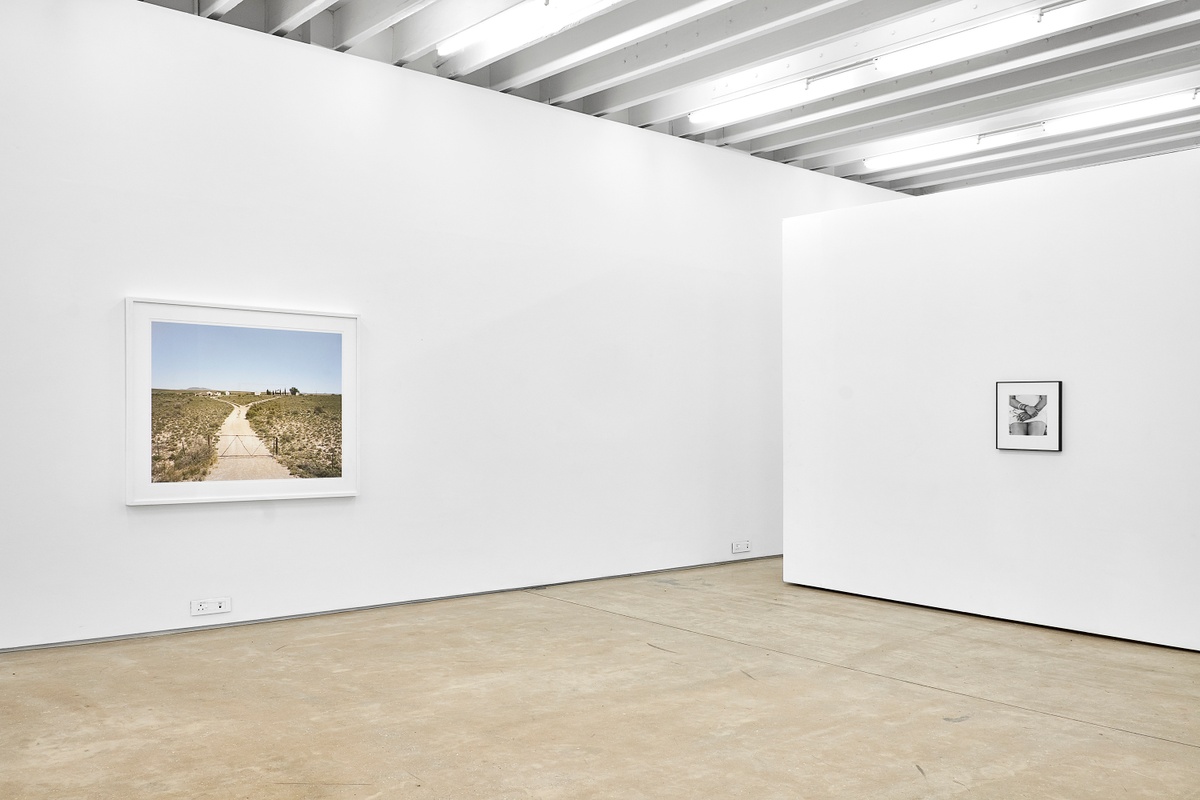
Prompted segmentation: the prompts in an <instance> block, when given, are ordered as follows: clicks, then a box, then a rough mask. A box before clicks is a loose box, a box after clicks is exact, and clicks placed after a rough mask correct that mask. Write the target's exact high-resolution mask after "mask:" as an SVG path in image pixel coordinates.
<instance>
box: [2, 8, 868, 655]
mask: <svg viewBox="0 0 1200 800" xmlns="http://www.w3.org/2000/svg"><path fill="white" fill-rule="evenodd" d="M0 26H2V28H3V29H4V30H6V31H9V32H10V33H12V34H13V35H11V36H9V37H8V41H7V42H6V45H5V47H3V48H0V74H2V75H5V76H7V77H6V79H5V80H3V81H0V109H3V111H2V112H0V113H3V116H4V120H5V122H4V124H3V125H0V176H2V178H0V204H2V207H0V212H2V213H0V234H2V235H0V258H2V263H3V265H4V292H3V294H2V296H0V332H2V339H0V341H2V342H3V344H2V345H0V347H3V376H4V379H3V392H0V410H2V413H3V418H4V419H5V421H6V424H5V433H6V435H5V437H4V443H5V449H6V452H7V455H6V457H5V458H4V459H3V461H2V462H0V463H2V464H3V467H2V468H0V469H2V470H3V472H2V478H3V487H4V511H3V518H2V519H3V524H2V528H3V532H2V533H0V608H2V609H3V611H2V612H0V620H2V621H0V648H2V647H19V646H26V645H35V644H42V643H50V642H62V641H74V640H84V639H91V638H97V637H106V636H114V635H123V634H130V633H138V632H147V631H158V630H170V629H177V628H186V627H190V626H196V625H200V624H214V623H218V624H219V623H226V622H236V621H244V620H253V619H264V618H272V617H279V616H286V615H294V614H304V613H311V612H320V611H326V610H332V609H341V608H352V607H359V606H366V605H373V604H381V603H390V602H399V601H405V600H411V599H420V598H430V597H440V596H448V595H455V594H461V593H468V592H479V591H487V590H494V589H504V588H510V587H519V586H528V585H536V584H542V583H549V582H557V581H567V580H575V579H583V578H591V577H596V576H604V575H612V574H620V573H628V572H637V571H643V570H653V569H659V568H668V567H676V566H682V565H689V564H699V563H709V562H715V561H721V560H727V559H730V558H732V556H731V554H730V542H731V541H732V540H735V539H751V540H752V542H753V550H752V551H751V553H750V554H749V555H750V556H759V555H765V554H771V553H778V552H780V549H781V546H782V543H781V514H782V494H781V492H782V484H781V471H780V464H781V457H782V455H781V444H780V440H779V430H780V426H781V417H782V406H781V401H780V396H781V394H780V393H781V363H782V361H781V329H780V324H781V318H780V311H779V292H780V274H779V262H780V257H781V243H780V239H779V233H778V232H779V225H780V220H781V219H783V218H784V217H788V216H792V215H796V214H804V213H807V212H811V211H818V210H823V209H828V208H835V207H841V206H846V205H853V204H857V203H865V202H873V201H877V200H882V199H888V198H890V197H892V195H890V194H889V193H886V192H882V191H880V190H875V189H871V188H867V187H861V186H856V185H853V184H849V183H845V182H842V181H838V180H836V179H833V178H828V177H825V176H821V175H814V174H809V173H805V172H802V171H800V170H796V169H791V168H785V167H782V166H779V165H775V164H769V163H764V162H761V161H758V160H755V159H750V158H746V157H742V156H739V155H736V154H731V153H726V152H720V151H718V150H716V149H714V148H710V147H705V146H702V145H698V144H694V143H689V142H681V141H678V140H675V139H672V138H670V137H665V136H660V135H656V134H653V133H650V132H646V131H639V130H635V129H631V128H627V127H625V126H622V125H619V124H614V123H610V122H606V121H603V120H596V119H590V118H587V117H584V116H581V115H578V114H574V113H571V112H567V111H562V110H559V109H554V108H549V107H545V106H539V105H537V104H534V103H530V102H527V101H523V100H519V99H516V98H511V97H507V96H503V95H499V94H495V93H490V92H486V91H483V90H480V89H477V88H474V87H470V86H463V85H457V84H453V83H451V82H448V81H443V80H439V79H436V78H432V77H430V76H425V75H419V74H415V73H412V72H406V71H403V70H400V69H396V68H394V67H390V66H387V65H384V64H379V63H375V62H370V61H367V60H363V59H359V58H355V57H351V56H346V55H342V54H337V53H331V52H327V51H323V50H321V49H319V48H316V47H310V46H307V45H303V44H299V43H296V42H290V41H284V40H282V39H274V38H271V37H266V36H263V35H261V34H256V33H253V32H250V31H246V30H242V29H239V28H236V27H233V26H229V25H222V24H218V23H214V22H211V21H207V20H202V19H197V18H195V17H191V16H189V15H186V14H181V13H178V12H173V11H168V10H165V9H161V8H158V7H154V6H150V5H146V4H143V3H138V2H134V1H133V0H51V1H50V2H20V3H5V4H3V6H0ZM128 296H137V297H150V298H162V299H169V300H184V301H194V302H207V303H216V304H222V303H224V304H239V305H250V306H262V307H269V308H284V309H296V310H315V311H331V312H342V313H352V314H358V315H360V330H359V345H360V347H359V350H360V352H359V375H360V383H359V391H360V405H359V429H360V441H359V451H360V461H359V469H360V476H361V479H360V495H359V496H358V497H356V498H353V499H345V498H342V499H320V500H315V499H314V500H300V501H296V500H292V501H268V502H248V503H225V504H201V505H186V506H178V505H176V506H160V507H126V506H125V504H124V480H123V466H122V465H123V463H124V458H125V455H124V410H123V409H124V397H123V391H124V353H125V343H124V299H125V298H126V297H128ZM222 596H229V597H231V598H232V604H233V612H232V613H231V614H228V615H221V616H213V617H201V618H193V617H190V616H189V614H188V601H189V600H190V599H197V598H208V597H222Z"/></svg>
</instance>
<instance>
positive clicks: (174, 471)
mask: <svg viewBox="0 0 1200 800" xmlns="http://www.w3.org/2000/svg"><path fill="white" fill-rule="evenodd" d="M125 384H126V385H125V412H126V422H125V430H126V440H125V441H126V444H125V465H126V487H127V488H126V498H125V502H126V504H127V505H153V504H162V503H210V502H224V501H235V500H273V499H287V498H302V497H347V496H353V495H355V494H357V493H358V392H357V388H358V318H357V317H356V316H353V315H345V314H327V313H317V312H300V311H280V310H274V309H265V308H248V307H242V306H212V305H199V304H194V303H182V302H174V301H167V300H144V299H138V298H128V299H126V301H125Z"/></svg>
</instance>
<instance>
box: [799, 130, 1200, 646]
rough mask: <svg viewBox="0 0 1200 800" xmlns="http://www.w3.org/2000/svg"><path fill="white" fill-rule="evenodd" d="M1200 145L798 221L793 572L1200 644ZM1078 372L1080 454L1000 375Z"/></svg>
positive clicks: (956, 604)
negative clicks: (1032, 417)
mask: <svg viewBox="0 0 1200 800" xmlns="http://www.w3.org/2000/svg"><path fill="white" fill-rule="evenodd" d="M1197 175H1200V151H1190V152H1184V153H1178V154H1173V155H1166V156H1160V157H1157V158H1150V159H1143V160H1139V161H1132V162H1127V163H1121V164H1115V165H1109V166H1103V167H1097V168H1093V169H1087V170H1079V171H1074V172H1068V173H1063V174H1059V175H1052V176H1047V177H1040V178H1031V179H1025V180H1020V181H1014V182H1011V183H1005V184H1000V185H996V186H990V187H980V188H977V189H969V190H962V191H957V192H952V193H947V194H942V195H932V196H929V197H923V198H917V199H914V200H912V201H908V202H900V203H888V204H886V205H885V206H877V207H864V208H860V209H850V210H845V211H835V212H830V213H826V214H819V215H816V216H812V217H807V218H803V219H795V220H789V221H788V222H786V223H785V227H784V242H785V245H784V247H785V256H784V570H785V577H786V580H788V581H790V582H793V583H798V584H807V585H812V586H819V587H825V588H830V589H837V590H843V591H848V592H855V593H861V594H865V595H871V596H876V597H882V598H888V599H893V600H902V601H907V602H913V603H920V604H926V605H931V606H938V607H943V608H948V609H956V610H961V611H969V612H975V613H979V614H986V615H992V616H996V617H1002V618H1007V619H1013V620H1021V621H1027V622H1034V623H1040V624H1045V625H1052V626H1060V627H1064V628H1070V629H1075V630H1081V631H1088V632H1094V633H1101V634H1108V635H1112V636H1120V637H1128V638H1132V639H1138V640H1144V641H1148V642H1157V643H1163V644H1171V645H1177V646H1182V647H1189V648H1200V627H1198V626H1197V625H1196V620H1195V613H1194V612H1195V609H1196V608H1200V581H1197V580H1196V576H1195V565H1196V564H1197V563H1200V535H1198V534H1197V530H1198V529H1197V520H1198V519H1200V492H1197V491H1196V486H1197V485H1198V484H1200V457H1198V455H1197V454H1198V453H1200V426H1198V425H1197V424H1196V400H1197V398H1198V397H1200V370H1197V369H1196V366H1195V365H1196V363H1197V361H1200V314H1197V308H1200V271H1197V269H1196V263H1197V262H1196V246H1195V221H1196V220H1197V219H1200V193H1198V192H1196V189H1195V187H1196V177H1197ZM1008 380H1016V381H1020V380H1033V381H1062V382H1063V428H1062V430H1063V449H1062V452H1011V451H999V450H997V449H996V446H995V440H996V424H995V402H996V401H995V394H994V392H995V382H996V381H1008Z"/></svg>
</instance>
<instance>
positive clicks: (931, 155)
mask: <svg viewBox="0 0 1200 800" xmlns="http://www.w3.org/2000/svg"><path fill="white" fill-rule="evenodd" d="M978 149H979V137H978V136H968V137H966V138H963V139H951V140H949V141H946V142H938V143H937V144H927V145H925V146H924V147H913V148H910V149H908V150H900V151H899V152H896V153H886V154H884V155H881V156H872V157H870V158H864V159H863V165H864V166H865V167H866V168H867V169H869V170H870V171H872V172H877V171H879V170H884V169H893V168H895V167H907V166H909V165H910V164H920V163H921V162H923V161H937V160H939V159H942V158H953V157H954V156H961V155H966V154H967V153H971V152H974V151H975V150H978Z"/></svg>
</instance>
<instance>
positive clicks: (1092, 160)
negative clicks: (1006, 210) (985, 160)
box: [888, 130, 1200, 194]
mask: <svg viewBox="0 0 1200 800" xmlns="http://www.w3.org/2000/svg"><path fill="white" fill-rule="evenodd" d="M1195 147H1200V131H1194V130H1193V131H1191V132H1190V133H1180V134H1179V135H1177V136H1172V137H1170V138H1168V139H1159V140H1155V141H1151V142H1146V143H1140V144H1129V145H1122V146H1118V147H1107V148H1101V149H1099V150H1096V149H1091V148H1089V149H1086V150H1082V151H1080V152H1079V153H1077V154H1073V155H1062V156H1060V157H1057V158H1049V159H1045V160H1041V161H1033V162H1028V161H1026V162H1021V163H1016V162H1014V163H1013V164H1012V165H1011V166H1010V167H1009V168H1006V169H994V170H987V171H980V172H976V173H971V174H967V175H964V176H962V177H955V178H952V179H951V178H943V179H941V180H937V181H934V182H929V183H923V182H921V181H911V182H910V181H898V182H897V183H896V184H894V185H892V186H889V187H888V188H892V189H895V190H896V191H909V192H914V193H920V194H933V193H936V192H945V191H950V190H952V189H964V188H967V187H969V186H982V185H984V184H988V183H996V182H997V181H1007V180H1012V179H1014V178H1027V177H1031V176H1033V175H1044V174H1046V173H1048V172H1062V171H1064V170H1068V169H1080V168H1082V167H1094V166H1098V165H1100V164H1112V163H1114V162H1117V161H1129V160H1130V159H1134V158H1146V157H1148V156H1160V155H1164V154H1166V153H1175V152H1178V151H1180V150H1191V149H1193V148H1195Z"/></svg>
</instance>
